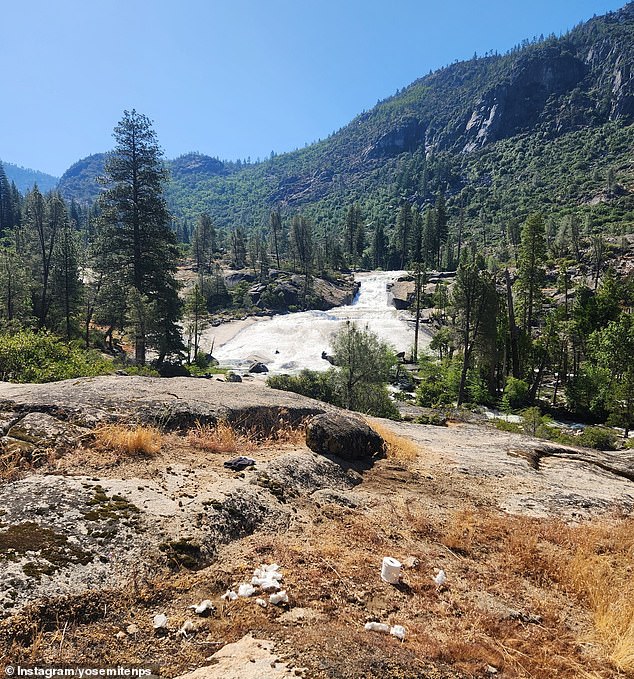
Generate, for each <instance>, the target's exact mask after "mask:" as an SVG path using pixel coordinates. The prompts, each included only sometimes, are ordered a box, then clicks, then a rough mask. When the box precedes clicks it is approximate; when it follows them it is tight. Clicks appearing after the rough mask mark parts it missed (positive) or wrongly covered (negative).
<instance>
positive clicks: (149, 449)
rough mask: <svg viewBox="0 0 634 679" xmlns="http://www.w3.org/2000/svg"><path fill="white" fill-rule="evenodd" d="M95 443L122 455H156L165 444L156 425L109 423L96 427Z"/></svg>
mask: <svg viewBox="0 0 634 679" xmlns="http://www.w3.org/2000/svg"><path fill="white" fill-rule="evenodd" d="M95 444H96V446H97V447H99V448H104V449H106V450H112V451H114V452H116V453H119V454H120V455H130V456H137V455H155V454H156V453H158V452H159V450H160V449H161V446H162V444H163V434H162V433H161V432H160V431H159V430H158V429H157V428H156V427H146V426H142V425H137V426H135V427H129V426H125V425H121V424H107V425H104V426H102V427H99V428H97V429H95Z"/></svg>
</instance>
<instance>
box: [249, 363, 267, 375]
mask: <svg viewBox="0 0 634 679" xmlns="http://www.w3.org/2000/svg"><path fill="white" fill-rule="evenodd" d="M268 371H269V369H268V368H267V367H266V366H265V365H264V363H262V362H261V361H256V362H255V363H254V364H253V365H252V366H251V367H250V368H249V372H250V373H267V372H268Z"/></svg>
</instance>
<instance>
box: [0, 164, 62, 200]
mask: <svg viewBox="0 0 634 679" xmlns="http://www.w3.org/2000/svg"><path fill="white" fill-rule="evenodd" d="M2 166H3V167H4V171H5V174H6V175H7V179H8V180H9V182H14V183H15V185H16V186H17V188H18V191H20V193H25V192H26V191H28V190H29V189H32V188H33V186H34V185H35V184H37V185H38V187H39V188H40V190H41V191H44V192H46V191H51V190H52V189H54V188H55V187H56V186H57V182H58V181H59V177H53V176H52V175H50V174H46V173H45V172H39V171H38V170H30V169H28V168H26V167H20V166H19V165H14V164H13V163H7V162H4V161H2Z"/></svg>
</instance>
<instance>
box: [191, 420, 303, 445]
mask: <svg viewBox="0 0 634 679" xmlns="http://www.w3.org/2000/svg"><path fill="white" fill-rule="evenodd" d="M304 440H305V427H304V425H299V426H292V425H290V424H289V423H287V422H284V421H283V420H280V422H279V427H276V428H271V427H267V428H266V429H265V430H264V431H262V430H261V429H260V428H258V427H255V426H253V427H249V428H246V429H245V428H239V427H237V426H234V425H232V424H230V423H229V422H226V421H225V420H221V421H220V422H217V423H215V424H206V425H202V424H200V423H197V424H196V426H195V427H194V428H193V429H191V430H190V431H189V432H188V433H187V442H188V443H189V445H190V446H192V447H194V448H198V449H199V450H205V451H208V452H211V453H235V452H237V451H238V449H240V450H242V451H246V452H248V451H253V450H255V449H256V448H258V447H266V446H271V445H274V444H296V445H299V444H302V443H304Z"/></svg>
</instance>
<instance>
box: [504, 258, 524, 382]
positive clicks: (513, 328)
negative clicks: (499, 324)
mask: <svg viewBox="0 0 634 679" xmlns="http://www.w3.org/2000/svg"><path fill="white" fill-rule="evenodd" d="M504 278H505V279H506V301H507V306H508V315H509V339H510V344H511V370H512V372H513V377H514V378H515V379H516V380H519V379H521V376H522V374H521V369H520V358H519V349H518V346H517V344H518V336H519V328H518V327H517V325H516V324H515V307H514V306H513V290H512V288H511V274H510V273H509V270H508V269H505V270H504Z"/></svg>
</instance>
